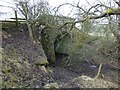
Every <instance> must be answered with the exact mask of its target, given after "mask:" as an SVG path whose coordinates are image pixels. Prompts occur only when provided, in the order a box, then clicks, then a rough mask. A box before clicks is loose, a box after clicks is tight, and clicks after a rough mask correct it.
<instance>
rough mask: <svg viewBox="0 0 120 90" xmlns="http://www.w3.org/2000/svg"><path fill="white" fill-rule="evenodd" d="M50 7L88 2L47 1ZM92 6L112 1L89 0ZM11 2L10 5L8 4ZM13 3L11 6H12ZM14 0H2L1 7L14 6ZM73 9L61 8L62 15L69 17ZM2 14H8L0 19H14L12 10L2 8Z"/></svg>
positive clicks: (74, 0) (0, 9)
mask: <svg viewBox="0 0 120 90" xmlns="http://www.w3.org/2000/svg"><path fill="white" fill-rule="evenodd" d="M47 1H48V3H49V5H50V6H53V7H57V6H59V5H61V4H63V3H72V4H77V3H78V1H79V2H80V6H81V5H87V3H86V0H47ZM87 1H88V2H89V3H90V4H91V5H93V4H95V3H97V1H101V2H107V1H110V0H87ZM8 2H9V3H8ZM10 3H11V4H10ZM13 3H14V2H12V0H0V5H4V6H13ZM71 9H72V8H71V7H70V6H64V7H62V8H60V13H62V14H63V15H68V13H69V12H70V10H71ZM0 12H4V13H7V14H4V15H2V16H0V19H5V18H11V17H13V10H12V9H11V8H5V7H0Z"/></svg>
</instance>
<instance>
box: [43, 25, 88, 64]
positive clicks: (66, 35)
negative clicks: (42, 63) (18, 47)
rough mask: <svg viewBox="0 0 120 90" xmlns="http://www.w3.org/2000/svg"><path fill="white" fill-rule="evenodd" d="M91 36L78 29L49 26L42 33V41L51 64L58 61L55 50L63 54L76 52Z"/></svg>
mask: <svg viewBox="0 0 120 90" xmlns="http://www.w3.org/2000/svg"><path fill="white" fill-rule="evenodd" d="M89 40H90V36H89V35H88V34H85V33H82V32H80V31H79V30H77V29H75V28H74V29H72V30H69V29H58V28H56V27H49V28H46V29H44V30H43V31H42V33H41V43H42V46H43V49H44V52H45V54H46V56H47V58H48V61H49V63H50V64H54V63H55V62H56V57H55V51H56V52H58V53H63V54H67V55H70V54H74V53H76V50H78V48H80V47H81V46H82V45H83V43H85V42H88V41H89Z"/></svg>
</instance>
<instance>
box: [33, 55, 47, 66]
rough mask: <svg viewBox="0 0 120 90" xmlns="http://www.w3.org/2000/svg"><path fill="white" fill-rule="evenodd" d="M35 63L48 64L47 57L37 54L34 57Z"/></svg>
mask: <svg viewBox="0 0 120 90" xmlns="http://www.w3.org/2000/svg"><path fill="white" fill-rule="evenodd" d="M35 64H36V65H37V66H39V65H40V66H41V65H48V64H49V62H48V61H47V58H45V57H39V56H38V57H36V58H35Z"/></svg>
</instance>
